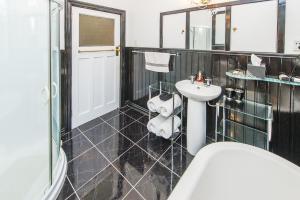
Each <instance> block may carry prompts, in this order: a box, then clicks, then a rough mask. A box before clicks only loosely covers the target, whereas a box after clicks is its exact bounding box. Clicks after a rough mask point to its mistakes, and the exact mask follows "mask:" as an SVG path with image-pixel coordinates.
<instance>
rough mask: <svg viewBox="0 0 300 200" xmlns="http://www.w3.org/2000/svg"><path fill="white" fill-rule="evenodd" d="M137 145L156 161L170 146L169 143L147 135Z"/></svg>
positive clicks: (152, 135) (160, 138) (150, 134)
mask: <svg viewBox="0 0 300 200" xmlns="http://www.w3.org/2000/svg"><path fill="white" fill-rule="evenodd" d="M137 145H138V146H140V147H141V148H142V149H144V150H145V151H146V152H148V153H149V154H151V155H152V156H153V157H155V158H156V159H158V158H159V157H160V156H161V155H162V154H163V153H164V152H165V151H166V150H167V149H168V148H169V147H170V146H171V141H170V140H166V139H164V138H162V137H158V136H156V135H154V134H153V133H148V135H147V136H146V137H144V138H143V139H142V140H141V141H139V142H138V143H137Z"/></svg>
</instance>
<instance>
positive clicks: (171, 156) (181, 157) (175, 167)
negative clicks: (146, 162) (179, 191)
mask: <svg viewBox="0 0 300 200" xmlns="http://www.w3.org/2000/svg"><path fill="white" fill-rule="evenodd" d="M193 159H194V156H192V155H191V154H189V153H188V152H187V150H186V149H185V148H183V147H181V146H180V145H178V144H174V145H173V148H172V147H171V148H170V149H169V150H168V151H167V152H166V153H165V154H164V155H163V156H162V157H161V159H159V162H161V163H163V164H164V165H165V166H167V167H168V168H169V169H171V170H172V171H173V172H175V173H176V174H177V175H179V176H181V175H182V174H183V173H184V172H185V170H186V169H187V167H188V166H189V165H190V163H191V162H192V160H193Z"/></svg>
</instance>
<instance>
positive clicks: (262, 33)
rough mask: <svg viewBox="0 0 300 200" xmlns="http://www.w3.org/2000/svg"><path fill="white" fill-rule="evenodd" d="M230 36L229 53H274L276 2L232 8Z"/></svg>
mask: <svg viewBox="0 0 300 200" xmlns="http://www.w3.org/2000/svg"><path fill="white" fill-rule="evenodd" d="M246 16H248V17H246ZM230 36H231V40H230V41H231V42H230V50H231V51H254V52H272V53H276V52H277V1H265V2H259V3H252V4H243V5H237V6H232V7H231V32H230Z"/></svg>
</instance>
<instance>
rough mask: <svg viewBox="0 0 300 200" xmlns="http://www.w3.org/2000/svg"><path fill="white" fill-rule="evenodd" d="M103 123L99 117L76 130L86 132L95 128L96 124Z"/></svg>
mask: <svg viewBox="0 0 300 200" xmlns="http://www.w3.org/2000/svg"><path fill="white" fill-rule="evenodd" d="M101 123H103V120H102V119H101V118H100V117H97V118H96V119H93V120H92V121H89V122H87V123H85V124H83V125H81V126H79V127H78V128H79V129H80V130H81V131H82V132H84V131H87V130H89V129H91V128H93V127H95V126H97V125H98V124H101Z"/></svg>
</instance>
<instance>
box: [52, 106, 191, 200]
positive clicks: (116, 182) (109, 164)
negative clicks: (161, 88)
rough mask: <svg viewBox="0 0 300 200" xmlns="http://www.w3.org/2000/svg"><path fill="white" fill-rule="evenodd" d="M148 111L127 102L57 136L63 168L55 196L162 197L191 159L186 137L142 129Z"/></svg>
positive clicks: (89, 199) (87, 199)
mask: <svg viewBox="0 0 300 200" xmlns="http://www.w3.org/2000/svg"><path fill="white" fill-rule="evenodd" d="M147 122H148V117H147V116H145V115H144V114H143V113H141V112H139V111H137V110H134V109H133V108H131V107H129V106H125V107H123V108H120V109H117V110H114V111H112V112H110V113H108V114H106V115H104V116H101V117H99V118H97V119H94V120H92V121H90V122H88V123H86V124H83V125H81V126H80V127H78V128H76V129H74V130H72V131H71V132H70V133H66V134H64V135H63V136H62V141H63V145H62V146H63V149H64V151H65V152H66V155H67V159H68V173H67V178H66V181H65V184H64V187H63V189H62V191H61V193H60V195H59V197H58V200H80V199H82V200H101V199H103V200H106V199H108V200H109V199H124V200H140V199H141V200H143V199H147V200H148V199H149V200H156V199H157V200H158V199H160V200H164V199H167V198H168V196H169V195H170V194H171V192H172V190H173V189H174V187H175V185H176V184H177V182H178V181H179V178H180V176H181V175H182V174H183V172H184V171H185V170H186V168H187V167H188V165H189V164H190V162H191V161H192V159H193V156H191V155H190V154H189V153H188V152H187V150H186V145H185V143H186V140H185V137H184V136H183V137H182V138H183V140H182V142H181V139H180V138H179V139H178V140H177V141H176V143H174V144H173V145H172V143H171V142H170V141H168V140H165V139H163V138H159V137H156V136H155V135H153V134H151V133H148V131H147V128H146V124H147Z"/></svg>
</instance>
